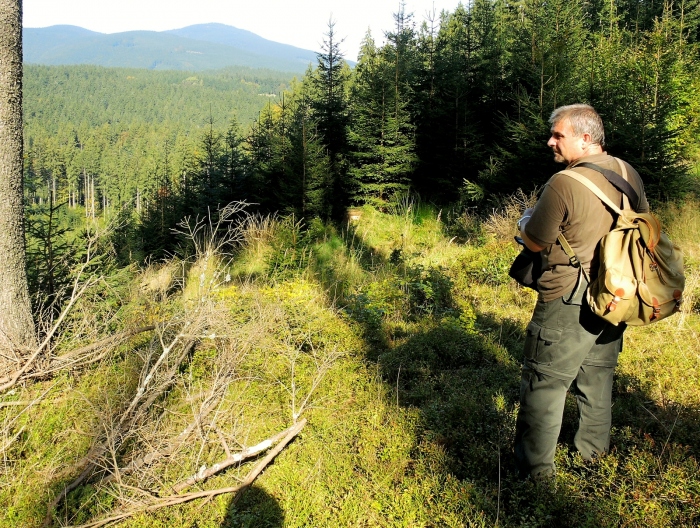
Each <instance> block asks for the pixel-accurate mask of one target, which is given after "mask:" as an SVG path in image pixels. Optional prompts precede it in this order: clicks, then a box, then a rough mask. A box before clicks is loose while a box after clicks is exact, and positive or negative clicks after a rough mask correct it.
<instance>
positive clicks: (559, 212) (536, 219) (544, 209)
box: [525, 184, 566, 247]
mask: <svg viewBox="0 0 700 528" xmlns="http://www.w3.org/2000/svg"><path fill="white" fill-rule="evenodd" d="M565 216H566V206H565V205H564V201H563V200H562V198H561V196H559V194H558V193H557V192H556V191H555V190H554V189H553V188H552V187H551V186H550V185H549V184H547V185H545V187H544V190H543V191H542V194H541V195H540V198H539V200H537V204H536V205H535V208H534V210H533V211H532V217H531V218H530V220H529V222H528V223H527V224H526V225H525V235H527V237H528V238H529V239H530V240H532V241H533V242H534V243H535V244H537V245H538V246H544V247H546V246H550V245H552V244H554V243H555V242H556V240H557V237H558V236H559V227H560V226H561V224H562V222H563V220H564V218H565Z"/></svg>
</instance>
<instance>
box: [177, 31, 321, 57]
mask: <svg viewBox="0 0 700 528" xmlns="http://www.w3.org/2000/svg"><path fill="white" fill-rule="evenodd" d="M164 33H170V34H173V35H177V36H179V37H185V38H188V39H193V40H202V41H205V42H212V43H215V44H223V45H224V46H230V47H232V48H236V49H240V50H243V51H248V52H250V53H255V54H260V55H265V56H273V57H278V58H280V59H283V58H284V59H288V60H291V61H301V62H303V63H304V64H308V63H309V62H316V52H313V51H309V50H305V49H302V48H297V47H294V46H289V45H287V44H280V43H279V42H275V41H272V40H267V39H265V38H262V37H261V36H259V35H256V34H255V33H252V32H251V31H247V30H245V29H238V28H235V27H233V26H227V25H225V24H214V23H212V24H196V25H193V26H187V27H184V28H181V29H173V30H170V31H165V32H164Z"/></svg>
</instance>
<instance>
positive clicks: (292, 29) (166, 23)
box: [23, 0, 459, 60]
mask: <svg viewBox="0 0 700 528" xmlns="http://www.w3.org/2000/svg"><path fill="white" fill-rule="evenodd" d="M458 4H459V1H458V0H406V12H409V13H414V20H415V21H416V22H417V23H421V22H422V21H423V20H424V19H425V17H426V15H427V14H428V13H429V12H431V11H432V10H433V9H435V11H436V13H437V15H438V16H439V14H440V11H441V10H443V9H445V10H448V11H453V10H454V9H455V7H456V6H457V5H458ZM398 7H399V1H398V0H325V1H324V0H168V1H165V0H24V2H23V8H24V25H25V27H46V26H52V25H55V24H72V25H75V26H81V27H84V28H87V29H91V30H93V31H99V32H102V33H116V32H120V31H129V30H136V29H148V30H154V31H163V30H166V29H177V28H181V27H185V26H189V25H192V24H201V23H207V22H219V23H222V24H228V25H230V26H235V27H238V28H241V29H247V30H249V31H252V32H253V33H257V34H258V35H260V36H262V37H265V38H267V39H270V40H275V41H278V42H283V43H285V44H292V45H294V46H298V47H301V48H305V49H311V50H314V51H317V50H318V49H319V45H320V42H321V40H322V38H323V33H324V32H325V31H326V29H327V25H328V20H329V18H330V17H331V16H332V17H333V19H334V20H335V21H336V26H335V29H336V33H337V35H338V36H339V37H340V38H345V41H344V43H343V45H342V47H343V51H344V53H345V56H346V58H348V59H351V60H354V59H355V58H356V57H357V51H358V50H359V46H360V41H361V40H362V38H363V36H364V35H365V33H366V31H367V28H370V29H371V31H372V35H373V36H374V38H375V40H376V41H377V42H383V40H384V34H383V32H384V31H386V30H390V29H391V28H392V25H393V18H392V13H394V12H395V11H397V10H398Z"/></svg>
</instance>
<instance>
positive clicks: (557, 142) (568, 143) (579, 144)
mask: <svg viewBox="0 0 700 528" xmlns="http://www.w3.org/2000/svg"><path fill="white" fill-rule="evenodd" d="M547 146H548V147H551V148H552V151H554V161H556V162H557V163H566V164H567V165H569V164H571V163H573V162H574V161H576V160H577V159H579V158H582V157H583V156H584V154H585V146H586V140H585V138H584V137H583V136H576V135H574V130H573V129H572V128H571V123H569V120H568V119H561V120H559V121H558V122H557V123H555V124H554V126H552V137H550V138H549V141H547Z"/></svg>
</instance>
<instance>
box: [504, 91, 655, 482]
mask: <svg viewBox="0 0 700 528" xmlns="http://www.w3.org/2000/svg"><path fill="white" fill-rule="evenodd" d="M550 123H551V125H552V128H551V133H552V137H550V139H549V141H548V142H547V145H548V146H549V147H551V148H552V151H553V152H554V160H555V161H557V162H559V163H564V164H566V165H567V169H571V170H574V171H576V172H578V173H579V174H581V175H582V176H584V177H586V178H588V179H590V180H591V181H592V182H593V183H595V184H596V185H597V186H598V187H599V188H600V189H601V190H602V191H603V192H604V193H605V194H606V195H607V196H608V197H609V198H610V199H611V200H612V201H613V202H614V203H616V204H619V205H620V206H621V208H622V206H623V205H627V204H628V201H627V200H625V199H624V198H623V194H622V193H621V192H620V191H619V190H617V188H615V187H614V186H613V185H612V184H611V183H610V182H609V181H608V180H607V179H606V178H605V176H603V174H601V173H600V172H598V171H596V170H594V169H592V168H589V167H585V166H582V164H585V163H592V164H595V165H597V166H598V167H601V168H603V169H609V170H612V171H614V172H616V173H617V174H620V175H622V174H623V170H622V167H621V166H620V164H618V162H617V161H616V160H615V159H614V158H613V157H612V156H609V155H608V154H607V153H606V152H605V151H604V150H603V147H604V145H605V132H604V129H603V123H602V120H601V119H600V116H599V115H598V113H597V112H596V111H595V110H594V109H593V108H592V107H591V106H588V105H583V104H575V105H569V106H563V107H560V108H557V109H556V110H555V111H554V112H553V113H552V115H551V117H550ZM622 163H624V162H622ZM624 165H625V169H626V173H627V180H628V181H629V183H630V184H631V185H632V187H633V189H634V190H635V191H636V192H637V194H638V196H639V197H640V199H639V202H638V205H637V211H638V212H647V211H648V210H649V206H648V204H647V201H646V198H645V197H644V187H643V184H642V181H641V179H640V177H639V174H637V171H635V170H634V169H633V168H632V167H631V166H630V165H628V164H627V163H624ZM633 205H634V204H633ZM614 222H615V215H614V214H613V213H612V212H611V211H610V210H609V209H608V208H607V207H606V206H605V205H604V204H603V203H602V201H601V200H600V199H599V198H598V197H596V196H595V195H594V194H593V193H592V192H591V191H590V190H589V189H588V188H586V187H585V186H583V185H582V184H581V183H579V182H577V181H576V180H574V179H573V178H571V177H569V176H566V175H564V174H555V175H554V176H552V177H551V178H550V180H549V181H548V182H547V184H546V185H545V187H544V189H543V191H542V194H541V196H540V198H539V200H538V201H537V204H536V205H535V207H534V209H532V210H528V211H526V212H525V215H524V216H523V218H522V219H521V221H520V222H519V227H520V230H521V236H522V238H523V241H524V243H525V245H526V246H527V247H528V248H530V249H531V250H533V251H539V252H541V255H542V261H543V264H542V265H543V273H542V276H541V278H540V279H539V281H538V291H539V295H538V299H537V305H536V306H535V310H534V313H533V315H532V320H531V321H530V323H529V324H528V326H527V335H526V338H525V350H524V360H523V367H522V378H521V384H520V410H519V412H518V418H517V422H516V433H515V456H516V460H517V463H518V468H519V471H520V475H521V477H523V478H525V477H528V476H530V477H532V478H535V479H539V478H542V477H547V476H552V475H554V471H555V467H554V453H555V450H556V445H557V439H558V437H559V432H560V429H561V422H562V414H563V411H564V402H565V399H566V392H567V390H568V389H569V388H571V389H572V391H573V393H574V394H575V395H576V399H577V401H578V411H579V424H578V431H577V433H576V436H575V438H574V444H575V446H576V448H577V449H578V450H579V452H580V453H581V455H582V456H583V458H584V459H585V460H591V459H593V458H595V457H596V456H597V455H599V454H602V453H604V452H606V451H607V450H608V448H609V445H610V425H611V395H612V383H613V371H614V369H615V366H616V365H617V357H618V354H619V353H620V350H621V349H622V334H623V332H624V331H625V325H624V324H621V325H619V326H614V325H612V324H610V323H608V322H606V321H604V320H603V319H601V318H599V317H598V316H596V315H595V314H593V313H592V312H591V310H590V309H589V307H588V305H587V304H586V300H585V290H586V285H587V284H586V282H585V279H584V275H583V273H582V272H581V271H580V269H577V268H575V267H574V266H572V265H571V261H570V259H569V256H567V254H566V252H565V251H564V250H563V249H562V247H561V245H560V244H559V243H558V242H557V237H558V235H559V233H562V234H563V235H564V237H565V238H566V241H567V242H568V243H569V245H570V246H571V248H572V249H573V252H574V253H575V255H576V257H577V258H578V260H579V261H580V263H581V267H582V268H583V269H585V270H586V271H587V272H588V274H589V276H590V277H591V280H593V279H595V276H596V274H597V266H598V262H597V259H596V249H597V247H598V242H599V241H600V239H601V237H602V236H603V235H605V234H606V233H608V232H609V231H610V229H611V228H612V226H613V224H614Z"/></svg>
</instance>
